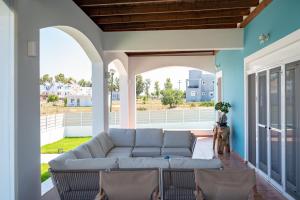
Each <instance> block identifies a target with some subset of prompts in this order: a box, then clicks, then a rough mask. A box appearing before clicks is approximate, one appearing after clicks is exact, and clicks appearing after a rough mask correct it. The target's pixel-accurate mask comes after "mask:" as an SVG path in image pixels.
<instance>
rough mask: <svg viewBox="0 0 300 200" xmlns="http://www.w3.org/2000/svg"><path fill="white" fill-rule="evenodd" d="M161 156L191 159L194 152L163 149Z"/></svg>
mask: <svg viewBox="0 0 300 200" xmlns="http://www.w3.org/2000/svg"><path fill="white" fill-rule="evenodd" d="M161 155H163V156H186V157H191V156H192V152H191V150H190V149H189V148H161Z"/></svg>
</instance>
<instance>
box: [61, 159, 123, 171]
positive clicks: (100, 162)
mask: <svg viewBox="0 0 300 200" xmlns="http://www.w3.org/2000/svg"><path fill="white" fill-rule="evenodd" d="M65 165H66V168H67V169H74V170H77V169H78V170H79V169H87V170H100V169H114V168H118V163H117V159H116V158H87V159H67V160H66V163H65Z"/></svg>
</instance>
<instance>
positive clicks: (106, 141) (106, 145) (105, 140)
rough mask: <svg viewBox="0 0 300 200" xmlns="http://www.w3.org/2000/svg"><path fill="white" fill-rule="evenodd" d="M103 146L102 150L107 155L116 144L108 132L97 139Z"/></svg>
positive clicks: (99, 135)
mask: <svg viewBox="0 0 300 200" xmlns="http://www.w3.org/2000/svg"><path fill="white" fill-rule="evenodd" d="M95 138H96V139H97V140H98V142H99V143H100V144H101V147H102V150H103V152H104V153H105V155H106V154H107V153H108V152H109V151H110V150H111V149H112V148H113V147H114V143H113V142H112V140H111V138H110V137H109V136H108V135H107V133H106V132H102V133H100V134H98V135H97V136H96V137H95Z"/></svg>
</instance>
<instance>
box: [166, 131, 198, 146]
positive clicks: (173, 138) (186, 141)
mask: <svg viewBox="0 0 300 200" xmlns="http://www.w3.org/2000/svg"><path fill="white" fill-rule="evenodd" d="M191 141H192V137H191V131H164V145H163V147H168V148H173V147H185V148H190V147H191Z"/></svg>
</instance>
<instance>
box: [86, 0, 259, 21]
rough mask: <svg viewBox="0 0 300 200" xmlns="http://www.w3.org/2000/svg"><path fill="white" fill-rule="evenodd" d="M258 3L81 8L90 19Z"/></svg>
mask: <svg viewBox="0 0 300 200" xmlns="http://www.w3.org/2000/svg"><path fill="white" fill-rule="evenodd" d="M258 3H259V0H242V1H241V0H222V1H220V0H182V1H178V2H175V3H174V1H163V2H151V3H145V4H124V5H118V4H116V5H104V6H97V7H82V9H83V10H84V11H85V12H86V13H87V14H88V15H89V16H90V17H91V16H112V15H131V14H145V13H170V12H184V11H201V10H219V9H234V8H249V7H254V6H257V5H258Z"/></svg>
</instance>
